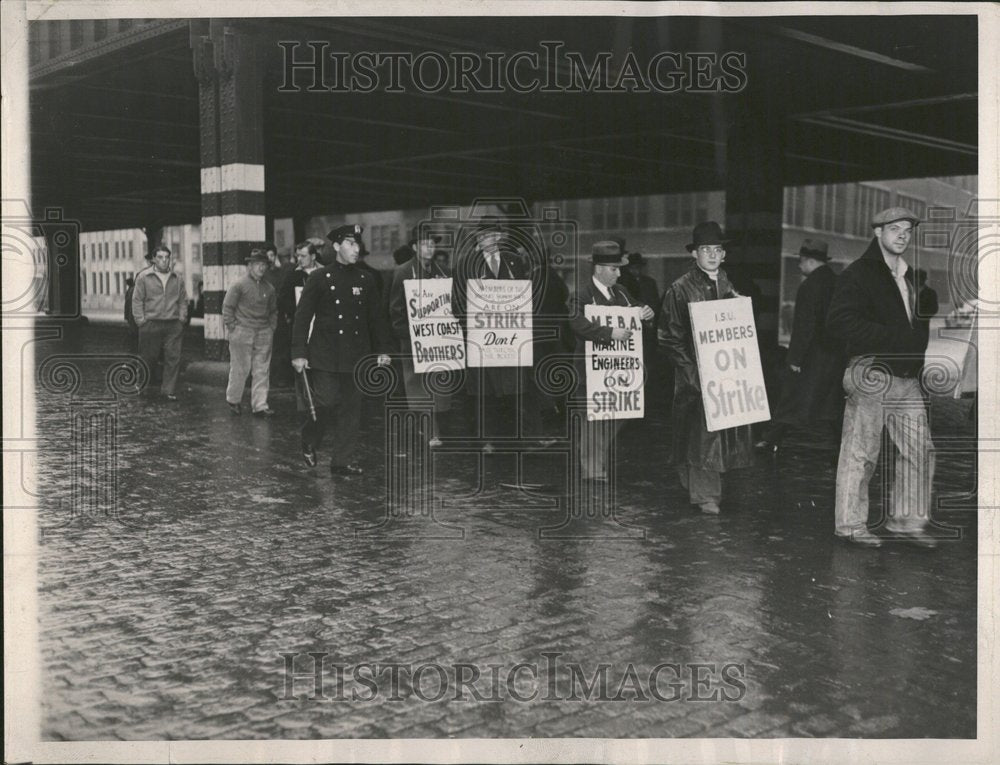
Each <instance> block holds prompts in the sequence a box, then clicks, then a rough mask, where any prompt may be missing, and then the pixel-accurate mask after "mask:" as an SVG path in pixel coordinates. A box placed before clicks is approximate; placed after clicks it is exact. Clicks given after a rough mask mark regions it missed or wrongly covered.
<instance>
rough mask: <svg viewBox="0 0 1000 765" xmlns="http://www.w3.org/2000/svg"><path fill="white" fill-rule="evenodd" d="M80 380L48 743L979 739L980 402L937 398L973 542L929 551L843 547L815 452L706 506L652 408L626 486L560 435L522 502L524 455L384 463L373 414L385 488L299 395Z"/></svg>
mask: <svg viewBox="0 0 1000 765" xmlns="http://www.w3.org/2000/svg"><path fill="white" fill-rule="evenodd" d="M44 355H45V354H44V353H42V354H40V356H41V357H42V358H44ZM71 387H73V386H72V385H68V386H67V387H65V388H64V389H56V390H55V391H54V392H53V391H52V390H49V391H48V392H44V391H43V392H41V393H40V394H39V400H38V412H39V424H40V435H41V438H42V448H41V450H40V453H39V455H38V472H39V475H40V477H41V479H42V480H41V481H40V491H41V495H42V496H41V499H40V502H41V507H42V511H41V514H40V522H41V524H42V526H43V529H44V532H43V534H42V537H41V546H40V555H41V560H40V566H39V586H40V601H39V608H40V612H41V617H40V618H41V623H40V631H41V633H40V634H41V655H42V666H43V678H44V693H43V699H44V704H45V718H44V736H45V737H47V738H51V739H57V740H58V739H74V740H79V739H160V738H166V739H200V738H230V739H242V738H318V737H384V736H391V737H438V736H458V737H479V736H485V737H490V736H504V737H526V736H534V737H546V736H595V737H627V736H634V737H682V736H706V737H722V736H766V737H783V736H829V737H931V738H944V737H971V736H974V735H975V733H976V727H975V717H976V706H975V701H976V696H975V693H976V691H975V681H976V611H975V609H976V576H977V568H976V563H977V544H976V514H975V512H974V511H972V510H971V509H968V508H967V505H969V504H970V503H971V502H973V501H974V500H970V499H968V498H965V499H963V495H962V493H963V492H968V491H969V490H970V489H971V488H972V487H973V486H974V483H975V458H974V454H969V453H966V452H964V451H963V445H964V444H965V441H964V440H963V439H967V438H969V437H971V436H972V434H973V431H972V427H971V425H970V424H969V423H968V422H967V420H966V417H965V416H966V413H967V411H968V406H969V403H968V402H962V401H959V402H955V401H949V400H945V399H935V400H934V401H933V406H932V418H933V432H934V435H935V438H936V440H937V441H938V444H939V446H940V447H941V448H942V453H941V454H940V456H939V460H938V465H939V468H938V480H937V482H936V490H937V493H938V499H939V500H942V501H944V500H946V501H948V502H949V503H950V509H946V510H941V511H939V513H938V518H939V520H940V521H941V522H942V523H943V524H947V525H948V526H949V527H950V528H953V529H955V530H957V532H960V538H958V539H955V540H953V541H949V542H946V543H944V544H942V545H941V546H940V549H938V550H937V551H934V552H927V551H923V550H919V549H915V548H911V547H903V546H898V545H886V546H885V547H883V548H882V549H880V550H867V549H856V548H852V547H847V546H845V545H843V544H839V543H838V542H837V541H836V540H835V539H834V537H833V533H832V532H833V480H834V470H833V467H832V466H831V463H830V454H831V453H830V452H829V450H826V449H824V448H822V447H818V446H816V445H814V444H811V443H809V442H808V439H805V438H800V439H798V440H795V441H793V442H792V443H791V444H790V446H791V448H789V449H787V450H786V451H785V452H783V453H782V454H780V455H779V456H778V457H777V458H776V459H774V460H771V459H762V460H761V462H760V464H758V465H757V466H756V467H754V468H751V469H747V470H745V471H741V472H739V473H736V474H733V475H731V476H730V480H729V481H728V484H727V488H726V496H725V498H724V502H723V514H722V515H721V516H718V517H708V516H702V515H700V514H698V513H697V512H695V511H694V509H692V508H691V507H690V506H689V505H688V504H687V501H686V496H685V493H684V492H683V491H682V490H681V488H680V487H679V486H678V484H677V482H676V480H675V477H674V475H673V473H672V472H671V471H670V470H668V469H667V468H666V467H665V465H666V464H667V442H668V430H667V420H666V418H665V416H664V414H663V412H662V411H660V410H657V411H654V412H653V413H651V415H650V416H649V417H647V419H646V420H644V421H636V422H633V423H629V424H628V425H627V426H626V427H625V428H624V429H623V430H622V432H621V435H620V438H619V448H618V475H617V480H616V481H615V484H614V496H613V497H608V496H606V495H602V494H601V492H600V490H599V491H598V492H597V493H596V494H594V493H593V492H591V491H589V490H588V492H587V493H586V495H584V494H581V493H580V492H576V491H573V492H567V489H568V487H567V485H566V483H567V481H568V479H567V467H568V464H569V463H568V456H567V454H565V453H564V451H563V450H562V449H561V447H560V446H559V445H557V446H556V447H554V448H552V449H549V450H545V451H532V452H530V453H526V454H525V455H524V456H523V457H522V458H521V460H520V470H521V475H520V481H521V482H522V483H525V484H535V485H537V487H538V488H534V489H531V490H519V489H515V488H507V487H506V486H504V485H503V484H510V483H516V482H517V481H516V479H517V478H518V476H517V472H516V468H517V463H516V462H515V460H516V459H517V458H516V456H515V455H513V454H504V453H500V454H498V455H495V456H492V457H489V458H486V459H485V460H484V461H483V462H481V458H480V457H479V456H478V455H476V454H472V453H470V452H463V451H461V450H457V451H447V450H446V451H444V452H442V453H440V454H435V456H434V458H433V460H430V459H429V458H428V459H426V460H422V459H419V458H416V457H413V456H411V457H408V458H402V457H395V456H394V454H395V452H396V451H397V448H396V444H395V442H392V443H390V447H391V448H390V449H389V457H388V459H387V458H386V446H385V445H386V439H385V437H384V435H383V433H384V432H385V427H384V423H385V418H384V416H383V414H382V402H381V401H378V400H375V399H370V400H368V401H367V402H366V405H365V406H366V419H365V422H366V426H365V428H366V429H365V438H364V446H363V448H362V454H361V464H362V465H363V466H364V467H365V468H366V474H365V475H364V477H363V478H352V479H341V480H338V481H334V480H331V479H330V478H329V477H327V476H326V473H325V471H324V470H322V469H321V468H317V469H314V470H309V469H306V468H305V467H304V466H303V465H302V464H301V462H300V457H299V455H298V439H297V429H296V423H297V415H296V414H295V413H294V402H293V400H292V397H291V396H290V394H289V393H287V392H278V393H275V394H274V395H273V397H272V407H273V408H275V409H276V410H278V411H279V416H278V417H276V418H275V419H273V420H271V421H263V420H257V419H254V418H251V417H240V418H237V417H232V416H230V414H229V412H228V410H227V409H226V407H225V402H224V400H223V395H222V391H221V389H219V390H216V389H211V388H190V387H188V388H187V389H183V388H182V394H181V401H180V402H179V403H177V404H169V403H167V402H165V401H160V400H158V399H156V398H150V399H141V398H137V397H135V396H131V395H124V396H116V397H112V396H109V395H108V394H107V390H106V385H105V382H104V379H103V378H102V377H100V376H99V375H97V373H95V372H93V371H92V370H91V371H86V370H85V371H84V372H83V374H82V375H81V380H80V384H79V386H77V388H76V392H75V393H70V392H68V389H69V388H71ZM115 465H116V470H114V469H112V468H113V467H114V466H115ZM321 467H322V463H321ZM481 468H482V469H481ZM109 476H111V477H112V478H113V479H114V480H111V479H110V478H109ZM881 476H882V470H881V469H880V471H879V473H878V474H877V475H876V479H875V481H874V482H873V492H872V497H873V508H872V512H873V518H872V520H873V522H874V520H875V517H877V514H878V513H879V512H880V510H881V507H882V505H883V501H882V498H881V497H880V496H879V495H880V492H879V490H878V488H876V487H877V486H878V485H879V481H880V479H881ZM387 487H390V490H389V491H388V495H389V499H388V500H387ZM428 487H433V489H432V490H431V489H429V488H428ZM567 493H568V494H569V495H570V498H569V499H567ZM611 507H613V508H614V513H613V517H611V514H607V513H606V512H605V511H607V510H609V508H611ZM588 511H589V512H588ZM942 533H944V532H942ZM310 653H312V654H314V655H313V656H310V655H309V654H310ZM317 662H319V664H318V663H317ZM463 665H467V666H463ZM519 665H521V666H519ZM394 667H395V669H393V668H394ZM289 668H291V670H292V672H289V671H288V670H289ZM317 668H318V669H319V672H318V675H319V677H321V678H322V685H321V686H318V685H317V679H316V678H317ZM421 668H422V669H421ZM418 670H419V671H418ZM463 678H464V679H465V681H466V683H465V685H464V686H463V685H462V682H461V681H462V679H463ZM473 678H474V679H473ZM474 691H475V692H474ZM310 697H312V698H310Z"/></svg>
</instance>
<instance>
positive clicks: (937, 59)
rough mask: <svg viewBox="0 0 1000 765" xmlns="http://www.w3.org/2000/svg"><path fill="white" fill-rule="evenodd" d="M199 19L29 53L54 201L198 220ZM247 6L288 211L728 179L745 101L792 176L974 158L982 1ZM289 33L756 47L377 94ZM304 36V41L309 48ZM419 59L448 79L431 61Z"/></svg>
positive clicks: (647, 53)
mask: <svg viewBox="0 0 1000 765" xmlns="http://www.w3.org/2000/svg"><path fill="white" fill-rule="evenodd" d="M205 23H206V20H202V21H200V22H195V26H194V27H192V25H191V23H190V22H188V21H186V20H164V21H157V22H153V23H152V24H150V25H147V26H142V27H137V28H135V29H133V30H130V31H129V32H126V33H123V34H121V35H117V36H115V37H113V38H111V39H109V40H108V41H105V43H104V44H103V45H102V46H101V47H100V49H99V50H92V51H88V50H83V51H79V52H77V54H76V55H72V54H67V55H64V56H62V57H60V58H57V59H54V60H52V61H49V62H45V63H43V64H40V65H38V66H36V67H35V68H33V69H32V70H31V140H32V147H31V148H32V152H31V156H32V167H31V172H32V189H33V204H34V206H35V208H36V209H39V208H43V207H46V206H61V207H63V208H64V209H66V210H67V211H68V212H69V214H70V215H71V216H72V217H75V218H77V219H79V220H80V221H81V222H82V224H83V226H84V228H85V229H88V230H96V229H109V228H122V227H132V226H140V225H144V224H146V223H148V222H151V221H156V222H158V223H160V224H169V223H183V222H197V221H198V220H199V219H200V217H201V208H200V161H199V135H200V134H199V107H198V82H197V80H196V79H195V75H194V67H193V64H192V52H191V45H190V41H191V39H192V33H194V34H198V33H199V31H200V30H202V29H203V25H204V24H205ZM227 23H229V22H227ZM233 23H236V24H237V25H238V27H239V29H240V30H241V31H243V32H245V33H246V34H250V35H253V36H254V37H255V38H256V39H257V40H258V43H259V45H260V46H261V48H262V50H263V51H265V57H266V67H265V71H266V74H265V79H264V82H263V94H264V98H263V111H264V133H263V136H264V156H265V165H266V205H267V213H268V215H270V216H273V217H291V216H308V215H314V214H319V213H335V212H350V211H362V210H377V209H399V208H416V207H425V206H428V205H431V204H462V203H468V202H469V201H471V200H472V199H473V198H476V197H482V196H487V195H501V196H523V197H526V198H527V199H529V200H532V199H563V198H586V197H595V196H597V197H604V196H618V195H638V194H646V193H670V192H681V191H691V190H705V189H721V188H724V187H725V172H726V136H727V134H728V132H729V130H730V129H731V126H732V125H733V124H736V123H739V122H740V121H742V120H745V119H750V120H751V121H756V122H758V123H759V124H763V126H764V127H765V131H766V133H767V135H770V136H773V139H774V140H775V141H778V142H780V143H782V144H783V147H784V148H783V155H784V178H785V183H786V185H800V184H812V183H824V182H839V181H857V180H864V179H874V178H887V177H893V178H898V177H904V176H909V177H917V176H933V175H962V174H974V173H976V172H977V134H978V127H977V71H976V62H977V24H976V18H975V17H974V16H948V17H944V16H934V17H931V16H884V17H829V16H826V17H817V18H812V17H787V18H785V17H769V18H758V19H752V18H739V19H727V18H721V19H720V18H692V17H688V18H643V19H639V18H633V19H615V18H562V17H546V18H530V19H528V18H411V19H404V18H385V19H362V18H354V19H315V18H310V19H258V20H247V21H234V22H233ZM280 41H299V42H300V43H305V42H308V41H326V42H328V43H329V48H328V50H329V51H344V52H353V53H357V52H360V51H373V52H378V51H381V52H387V51H399V52H405V51H410V52H413V53H414V54H419V53H423V52H428V51H432V52H438V53H441V54H448V53H452V52H456V51H462V52H470V53H475V54H479V55H480V56H485V54H486V53H497V54H503V55H504V56H506V57H507V60H509V57H510V56H511V55H513V54H514V53H516V52H518V51H526V52H535V53H538V54H540V55H544V49H543V48H542V46H541V43H542V41H557V42H559V43H561V44H562V45H563V49H562V50H563V51H564V52H565V51H572V52H579V53H580V54H581V55H582V57H583V59H584V60H585V61H588V62H589V61H591V60H592V59H593V58H594V56H595V55H596V54H598V53H599V52H602V51H607V52H610V53H612V54H613V58H612V61H613V62H614V63H613V64H612V66H611V72H612V75H614V73H615V72H616V71H617V67H619V66H621V62H622V61H624V57H625V55H626V53H627V52H628V51H631V52H632V53H633V55H634V57H635V59H636V61H638V62H641V63H642V64H643V65H645V63H646V62H649V61H650V60H651V59H653V58H654V57H655V56H656V55H657V54H658V53H660V52H663V51H671V52H678V53H692V52H699V51H701V52H713V53H715V54H717V55H721V54H723V53H726V52H732V53H736V54H742V55H745V67H744V68H743V70H744V71H745V73H746V82H745V87H743V88H742V90H741V91H740V92H736V93H727V92H721V93H720V92H678V93H660V92H651V93H598V92H593V90H592V89H591V90H590V91H589V92H582V93H581V92H577V93H569V92H558V93H541V92H533V93H526V94H519V93H517V92H514V91H513V90H512V89H510V88H505V89H503V92H490V93H453V92H449V91H448V89H444V90H442V91H440V92H437V93H424V92H420V91H419V90H417V89H416V88H414V87H412V86H411V85H410V83H409V82H406V83H405V85H406V86H407V87H406V88H404V92H386V88H385V85H384V83H383V85H382V87H381V88H379V89H376V90H375V91H374V92H371V93H340V92H336V93H335V92H318V93H316V92H312V93H310V92H305V91H304V88H303V89H301V92H281V91H280V90H279V88H280V86H281V85H282V83H283V81H284V77H285V67H284V58H283V57H284V52H283V50H282V48H281V47H280V46H279V45H278V43H279V42H280ZM298 55H300V56H307V55H311V54H310V53H309V49H306V48H304V47H300V48H299V51H298ZM667 63H668V64H669V61H668V62H667ZM425 71H426V72H427V73H428V77H429V78H430V79H433V77H432V75H433V67H432V66H430V65H429V68H428V69H426V70H425ZM523 71H525V72H527V70H523ZM662 71H666V70H661V72H662ZM328 73H330V77H331V78H332V76H333V75H332V72H331V70H329V69H328ZM560 74H561V75H563V76H565V75H566V70H565V69H560V70H559V71H557V72H556V76H557V77H558V76H559V75H560ZM299 77H300V78H301V77H302V75H299ZM664 79H668V78H664ZM299 84H300V85H305V84H308V82H307V81H303V80H301V79H300V80H299Z"/></svg>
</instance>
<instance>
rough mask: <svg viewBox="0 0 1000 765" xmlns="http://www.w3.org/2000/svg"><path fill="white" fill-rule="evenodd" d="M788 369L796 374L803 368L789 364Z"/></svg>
mask: <svg viewBox="0 0 1000 765" xmlns="http://www.w3.org/2000/svg"><path fill="white" fill-rule="evenodd" d="M788 368H789V369H791V370H792V371H793V372H795V373H796V374H798V373H799V372H801V371H802V367H798V366H795V364H789V365H788Z"/></svg>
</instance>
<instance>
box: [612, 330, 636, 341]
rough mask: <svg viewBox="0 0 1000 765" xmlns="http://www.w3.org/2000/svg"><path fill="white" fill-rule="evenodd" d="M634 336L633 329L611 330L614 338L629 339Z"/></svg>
mask: <svg viewBox="0 0 1000 765" xmlns="http://www.w3.org/2000/svg"><path fill="white" fill-rule="evenodd" d="M630 337H632V330H631V329H613V330H611V339H612V340H628V339H629V338H630Z"/></svg>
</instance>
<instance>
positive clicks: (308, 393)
mask: <svg viewBox="0 0 1000 765" xmlns="http://www.w3.org/2000/svg"><path fill="white" fill-rule="evenodd" d="M300 374H301V375H302V384H303V386H304V387H305V389H306V400H307V401H308V402H309V414H310V415H312V420H313V422H316V405H315V404H313V394H312V391H311V390H310V389H309V375H307V374H306V370H305V368H303V369H302V372H301V373H300Z"/></svg>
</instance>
